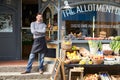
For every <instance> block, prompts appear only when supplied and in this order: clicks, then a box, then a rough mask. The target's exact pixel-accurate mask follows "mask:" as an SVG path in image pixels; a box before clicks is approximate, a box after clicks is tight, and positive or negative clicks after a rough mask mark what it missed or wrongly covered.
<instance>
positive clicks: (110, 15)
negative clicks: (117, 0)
mask: <svg viewBox="0 0 120 80" xmlns="http://www.w3.org/2000/svg"><path fill="white" fill-rule="evenodd" d="M113 7H114V8H113ZM119 9H120V8H119V7H116V6H113V5H109V4H108V5H107V4H81V5H77V6H76V7H74V8H71V9H67V10H62V22H63V24H62V26H65V28H66V36H67V37H69V38H70V36H71V34H72V35H73V36H74V38H72V39H78V38H82V39H83V38H85V37H102V38H104V39H108V38H109V37H111V36H112V37H114V36H118V35H120V14H119ZM93 30H94V31H93ZM93 32H94V35H93ZM101 32H104V33H105V35H101V34H100V33H101ZM61 34H62V33H61Z"/></svg>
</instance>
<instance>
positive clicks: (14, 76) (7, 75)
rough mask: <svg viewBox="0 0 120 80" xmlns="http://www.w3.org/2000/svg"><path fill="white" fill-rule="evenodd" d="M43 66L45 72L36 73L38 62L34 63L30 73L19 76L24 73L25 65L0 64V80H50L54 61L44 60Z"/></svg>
mask: <svg viewBox="0 0 120 80" xmlns="http://www.w3.org/2000/svg"><path fill="white" fill-rule="evenodd" d="M44 66H45V72H44V73H43V74H40V73H39V72H38V62H37V61H35V62H34V64H33V67H32V70H31V73H28V74H21V72H23V71H25V68H26V63H25V64H23V63H22V64H19V63H18V64H16V63H15V64H14V63H10V64H5V65H3V64H0V80H50V76H51V73H52V70H53V66H54V61H51V60H45V63H44Z"/></svg>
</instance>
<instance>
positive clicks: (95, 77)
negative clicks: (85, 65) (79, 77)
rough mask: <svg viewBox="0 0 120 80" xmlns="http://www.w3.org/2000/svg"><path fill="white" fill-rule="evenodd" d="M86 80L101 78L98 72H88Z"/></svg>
mask: <svg viewBox="0 0 120 80" xmlns="http://www.w3.org/2000/svg"><path fill="white" fill-rule="evenodd" d="M84 80H101V79H100V76H99V75H98V74H96V73H95V74H86V75H85V76H84Z"/></svg>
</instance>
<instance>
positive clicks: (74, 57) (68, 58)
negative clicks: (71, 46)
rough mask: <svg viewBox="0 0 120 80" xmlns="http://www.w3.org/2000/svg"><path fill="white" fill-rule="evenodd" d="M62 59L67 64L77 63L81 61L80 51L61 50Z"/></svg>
mask: <svg viewBox="0 0 120 80" xmlns="http://www.w3.org/2000/svg"><path fill="white" fill-rule="evenodd" d="M60 58H61V59H62V60H63V61H64V62H65V64H69V63H77V62H79V61H80V54H79V50H64V49H61V53H60Z"/></svg>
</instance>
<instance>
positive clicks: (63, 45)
mask: <svg viewBox="0 0 120 80" xmlns="http://www.w3.org/2000/svg"><path fill="white" fill-rule="evenodd" d="M61 48H62V49H64V50H70V49H72V42H71V41H62V43H61Z"/></svg>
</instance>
